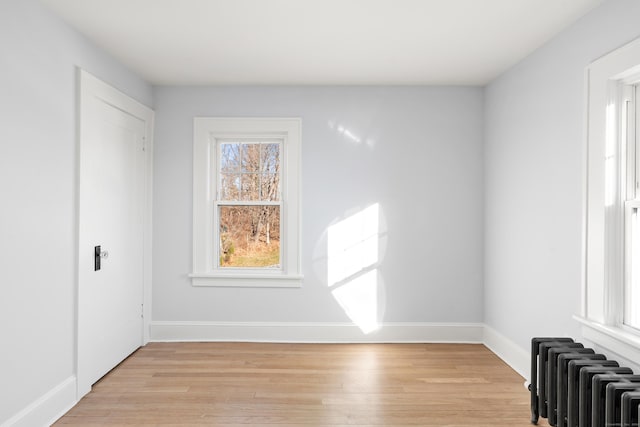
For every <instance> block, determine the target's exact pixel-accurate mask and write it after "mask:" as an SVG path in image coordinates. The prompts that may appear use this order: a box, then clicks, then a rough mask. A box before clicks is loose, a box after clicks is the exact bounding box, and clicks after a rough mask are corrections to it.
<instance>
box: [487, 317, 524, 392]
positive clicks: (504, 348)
mask: <svg viewBox="0 0 640 427" xmlns="http://www.w3.org/2000/svg"><path fill="white" fill-rule="evenodd" d="M482 341H483V343H484V345H485V346H486V347H487V348H488V349H489V350H491V351H492V352H493V353H495V355H496V356H498V357H499V358H500V359H502V361H503V362H505V363H506V364H507V365H509V366H511V368H512V369H513V370H514V371H516V372H517V373H518V374H520V376H521V377H523V378H525V380H526V381H531V379H530V378H529V377H530V376H531V355H530V354H529V352H528V351H525V350H523V349H522V348H521V347H520V346H518V345H517V344H515V343H514V342H513V341H511V340H509V339H508V338H506V337H505V336H504V335H502V334H500V333H498V332H496V331H495V330H494V329H493V328H490V327H489V326H487V325H485V326H484V335H483V340H482Z"/></svg>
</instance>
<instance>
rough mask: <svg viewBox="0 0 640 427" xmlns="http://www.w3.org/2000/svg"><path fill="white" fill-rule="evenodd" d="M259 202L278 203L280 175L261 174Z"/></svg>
mask: <svg viewBox="0 0 640 427" xmlns="http://www.w3.org/2000/svg"><path fill="white" fill-rule="evenodd" d="M260 185H261V187H260V192H261V193H260V197H261V198H262V199H261V200H269V201H274V202H275V201H278V200H280V175H278V174H275V173H272V174H263V175H262V176H261V183H260Z"/></svg>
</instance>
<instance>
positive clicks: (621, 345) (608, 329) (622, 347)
mask: <svg viewBox="0 0 640 427" xmlns="http://www.w3.org/2000/svg"><path fill="white" fill-rule="evenodd" d="M574 319H575V320H577V321H578V322H579V323H580V324H581V325H582V336H583V337H584V338H586V339H587V340H589V341H593V342H594V343H595V344H598V345H600V346H602V347H603V348H605V349H607V350H610V351H612V352H614V353H616V354H618V355H620V356H622V357H624V358H626V359H628V360H630V361H633V362H635V363H640V336H639V335H636V334H633V333H631V332H628V331H626V330H624V329H622V328H620V327H616V326H607V325H603V324H601V323H597V322H594V321H591V320H589V319H585V318H584V317H580V316H574Z"/></svg>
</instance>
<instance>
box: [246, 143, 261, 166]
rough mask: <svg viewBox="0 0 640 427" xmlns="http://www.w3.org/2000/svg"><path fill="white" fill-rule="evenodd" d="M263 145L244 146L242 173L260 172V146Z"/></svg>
mask: <svg viewBox="0 0 640 427" xmlns="http://www.w3.org/2000/svg"><path fill="white" fill-rule="evenodd" d="M261 145H262V144H242V172H244V173H256V172H258V171H260V146H261Z"/></svg>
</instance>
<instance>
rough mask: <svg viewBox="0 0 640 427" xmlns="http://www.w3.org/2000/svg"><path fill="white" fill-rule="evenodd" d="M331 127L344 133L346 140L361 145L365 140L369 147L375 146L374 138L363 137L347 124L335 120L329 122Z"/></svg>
mask: <svg viewBox="0 0 640 427" xmlns="http://www.w3.org/2000/svg"><path fill="white" fill-rule="evenodd" d="M329 129H331V130H333V131H335V132H336V133H338V134H339V135H342V136H343V137H344V138H345V139H346V140H348V141H350V142H353V143H354V144H357V145H360V144H362V143H363V142H364V143H365V144H366V145H367V146H368V147H369V148H373V147H374V146H375V143H374V141H373V140H372V139H370V138H362V137H360V136H359V135H358V134H357V133H356V132H355V131H354V130H352V129H349V128H347V127H346V126H343V125H341V124H339V123H336V122H334V121H330V122H329Z"/></svg>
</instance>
